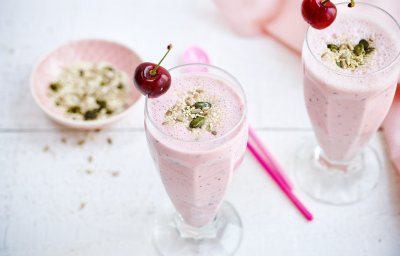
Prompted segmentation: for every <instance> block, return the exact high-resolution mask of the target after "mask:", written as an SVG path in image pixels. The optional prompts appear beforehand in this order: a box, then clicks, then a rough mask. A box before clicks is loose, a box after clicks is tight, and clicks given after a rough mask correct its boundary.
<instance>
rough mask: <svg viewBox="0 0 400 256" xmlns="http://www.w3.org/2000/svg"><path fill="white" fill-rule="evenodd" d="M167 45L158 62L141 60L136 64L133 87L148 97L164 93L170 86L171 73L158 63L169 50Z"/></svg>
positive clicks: (170, 46) (169, 47) (169, 46)
mask: <svg viewBox="0 0 400 256" xmlns="http://www.w3.org/2000/svg"><path fill="white" fill-rule="evenodd" d="M171 48H172V45H171V44H170V45H168V47H167V50H168V51H167V52H166V53H165V55H164V57H163V58H162V59H161V60H160V62H159V63H158V64H154V63H150V62H143V63H141V64H140V65H139V66H137V68H136V70H135V74H134V76H133V82H134V84H135V87H136V88H137V89H138V90H139V91H140V92H141V93H142V94H144V95H146V96H147V97H149V98H156V97H158V96H160V95H162V94H164V93H166V92H167V91H168V89H169V87H170V86H171V75H170V74H169V72H168V70H166V69H165V68H163V67H161V66H160V64H161V62H162V61H163V60H164V58H165V57H166V56H167V54H168V53H169V51H170V50H171Z"/></svg>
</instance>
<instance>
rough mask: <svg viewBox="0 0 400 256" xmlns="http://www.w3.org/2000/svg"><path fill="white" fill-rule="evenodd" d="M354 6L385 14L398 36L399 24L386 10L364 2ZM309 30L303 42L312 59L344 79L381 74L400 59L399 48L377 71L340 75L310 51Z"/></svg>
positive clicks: (309, 27) (343, 3)
mask: <svg viewBox="0 0 400 256" xmlns="http://www.w3.org/2000/svg"><path fill="white" fill-rule="evenodd" d="M348 4H349V3H348V2H341V3H338V4H336V6H343V5H346V6H347V5H348ZM356 5H364V6H368V7H370V8H372V9H375V10H378V11H380V12H382V13H383V14H385V15H386V16H387V17H389V19H391V20H392V21H393V22H394V24H395V25H396V26H397V29H398V32H399V34H400V24H399V22H398V21H397V20H396V19H395V18H394V17H393V15H391V14H390V13H388V12H387V11H386V10H384V9H383V8H381V7H379V6H376V5H373V4H369V3H364V2H357V3H356ZM311 29H312V27H311V26H308V28H307V30H306V37H305V42H306V44H307V49H308V50H309V51H310V52H311V55H312V56H313V57H314V59H315V60H316V61H317V62H318V63H319V64H321V65H322V66H324V68H325V69H328V70H330V71H332V72H334V73H335V74H336V75H340V76H344V77H352V78H358V77H366V76H370V75H374V74H377V73H381V72H383V71H385V70H387V69H389V68H391V67H392V66H393V65H394V64H395V63H396V62H397V60H398V59H399V57H400V48H399V50H398V51H397V55H396V57H395V58H393V60H392V61H391V62H390V63H389V64H387V65H385V66H384V67H382V68H380V69H378V70H375V71H374V72H371V73H365V74H346V73H342V72H340V71H338V70H335V69H333V68H331V67H329V66H327V65H325V64H324V63H323V62H322V61H321V60H320V58H319V57H318V56H316V55H315V53H314V52H313V51H312V50H311V47H310V44H309V40H308V35H309V32H310V30H311Z"/></svg>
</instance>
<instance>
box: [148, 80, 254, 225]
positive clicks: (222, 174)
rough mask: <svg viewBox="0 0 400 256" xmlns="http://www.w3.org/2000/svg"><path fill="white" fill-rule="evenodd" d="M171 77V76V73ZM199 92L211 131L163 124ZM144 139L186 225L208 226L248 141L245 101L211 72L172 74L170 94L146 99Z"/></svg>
mask: <svg viewBox="0 0 400 256" xmlns="http://www.w3.org/2000/svg"><path fill="white" fill-rule="evenodd" d="M172 75H173V74H172ZM195 90H199V91H202V93H203V94H204V95H206V96H207V98H208V99H209V100H208V101H209V103H211V105H212V108H213V109H215V110H216V113H217V114H218V121H219V122H218V125H217V126H216V127H215V130H216V133H215V134H212V133H210V131H208V130H207V129H206V128H205V127H204V126H203V127H202V128H197V129H192V130H191V129H188V126H189V122H188V121H186V120H185V121H183V122H174V123H168V124H165V120H166V115H165V113H166V112H167V111H168V110H169V109H170V108H171V107H172V106H174V104H176V102H177V101H179V100H180V98H181V97H182V96H181V95H182V94H185V93H187V92H188V91H195ZM146 108H147V114H148V115H147V116H148V118H146V121H145V126H146V135H147V140H148V144H149V147H150V151H151V154H152V156H153V158H154V160H155V162H156V165H157V167H158V169H159V170H160V174H161V178H162V181H163V183H164V186H165V189H166V191H167V192H168V195H169V197H170V199H171V201H172V203H173V204H174V206H175V208H176V209H177V211H178V212H179V213H180V214H181V216H182V217H183V219H184V220H185V222H186V223H188V224H190V225H192V226H203V225H206V224H208V223H209V222H211V221H212V220H213V219H214V217H215V215H216V213H217V210H218V208H219V206H220V204H221V203H222V200H223V198H224V195H225V192H226V190H227V188H228V185H229V184H230V183H231V180H232V175H233V171H234V170H235V169H236V168H237V167H238V165H239V164H240V162H241V160H242V158H243V156H244V153H245V150H246V143H247V123H246V119H245V103H244V99H243V97H242V96H241V95H240V92H239V89H238V88H234V87H233V86H232V85H230V84H229V82H228V81H225V80H223V79H221V78H220V77H218V76H214V75H212V74H210V73H207V72H203V73H189V74H181V75H178V74H177V76H174V75H173V76H172V84H171V88H170V90H169V91H168V92H167V93H166V94H164V95H162V96H161V97H159V98H156V99H149V100H148V101H147V106H146Z"/></svg>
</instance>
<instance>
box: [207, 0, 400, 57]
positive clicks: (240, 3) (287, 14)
mask: <svg viewBox="0 0 400 256" xmlns="http://www.w3.org/2000/svg"><path fill="white" fill-rule="evenodd" d="M213 1H214V3H215V4H216V6H217V7H218V9H219V11H220V13H221V14H222V15H223V16H224V18H225V20H226V21H227V22H228V23H229V24H230V26H231V27H232V28H233V29H234V30H235V31H236V32H237V33H238V34H240V35H243V36H261V35H266V36H270V37H272V38H273V39H275V40H277V41H278V42H279V43H281V44H282V45H284V46H285V47H286V48H287V49H289V50H291V51H292V52H294V53H296V54H298V55H300V52H301V48H302V44H303V39H304V35H305V31H306V28H307V26H308V25H307V23H306V22H304V20H303V17H302V16H301V11H300V8H301V3H302V0H213ZM331 1H332V2H334V3H340V2H343V0H331ZM359 1H360V2H367V3H371V4H375V5H377V6H379V7H381V8H383V9H385V10H386V11H388V12H389V13H390V14H391V15H393V16H394V17H395V18H397V19H398V20H400V3H399V0H359Z"/></svg>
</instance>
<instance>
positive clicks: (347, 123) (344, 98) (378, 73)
mask: <svg viewBox="0 0 400 256" xmlns="http://www.w3.org/2000/svg"><path fill="white" fill-rule="evenodd" d="M349 12H350V11H349ZM361 39H372V40H373V46H374V47H375V48H376V50H375V52H374V53H373V54H372V55H371V57H370V58H369V59H368V60H367V61H366V63H365V64H364V65H362V66H360V67H358V68H357V69H355V70H351V69H342V68H340V67H338V66H337V65H336V63H335V62H332V61H331V60H325V59H323V58H322V57H321V56H322V55H323V53H324V51H326V49H327V44H328V43H333V44H338V45H340V44H342V43H346V42H352V43H353V44H357V43H358V42H359V40H361ZM396 40H399V39H398V38H397V39H395V38H393V36H392V35H391V34H390V31H388V29H386V28H385V27H381V26H380V25H378V24H376V23H375V20H374V19H369V20H365V19H362V18H360V17H357V12H351V13H350V14H349V15H341V17H340V18H338V19H337V20H336V21H335V22H334V23H333V25H332V26H330V27H328V28H327V29H324V30H318V31H317V30H313V29H310V31H309V32H308V34H307V41H306V43H305V44H304V46H303V64H304V97H305V102H306V106H307V111H308V114H309V117H310V119H311V122H312V125H313V128H314V131H315V133H316V136H317V139H318V142H319V145H320V146H321V148H322V150H323V153H324V155H325V157H326V158H327V159H329V160H331V161H335V162H347V161H350V160H352V159H353V158H354V157H355V155H356V154H357V153H358V152H359V150H360V148H361V147H363V146H364V145H365V144H366V143H367V142H368V141H369V139H370V138H371V136H372V135H373V134H374V133H375V132H376V130H377V129H378V127H379V126H380V124H381V123H382V121H383V119H384V117H385V116H386V114H387V112H388V110H389V107H390V105H391V103H392V100H393V96H394V93H395V90H396V83H397V78H398V76H399V67H398V65H397V67H396V66H394V67H389V68H386V67H388V66H389V65H390V64H391V63H392V62H393V60H394V59H395V58H396V57H397V53H398V51H399V49H398V42H397V41H396ZM310 49H311V51H310Z"/></svg>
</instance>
